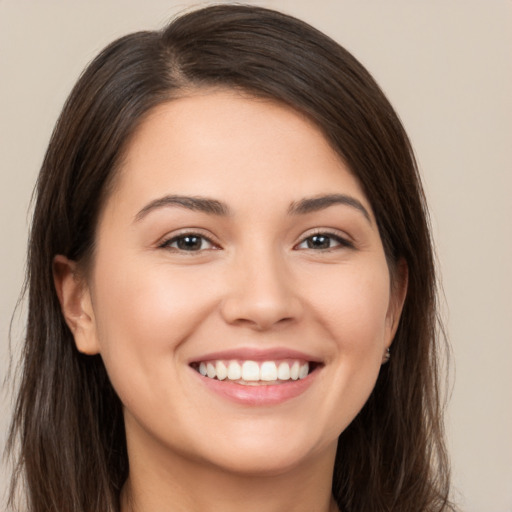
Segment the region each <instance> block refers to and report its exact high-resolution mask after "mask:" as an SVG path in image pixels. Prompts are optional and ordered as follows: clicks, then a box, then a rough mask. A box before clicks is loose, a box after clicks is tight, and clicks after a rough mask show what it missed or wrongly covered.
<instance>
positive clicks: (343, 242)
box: [294, 228, 355, 251]
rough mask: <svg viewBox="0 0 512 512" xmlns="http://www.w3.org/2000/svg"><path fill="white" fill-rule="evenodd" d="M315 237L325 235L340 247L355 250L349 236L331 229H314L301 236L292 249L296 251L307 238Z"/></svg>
mask: <svg viewBox="0 0 512 512" xmlns="http://www.w3.org/2000/svg"><path fill="white" fill-rule="evenodd" d="M315 235H325V236H328V237H331V238H334V239H335V240H337V241H338V242H339V244H340V247H346V248H351V249H354V248H355V244H354V242H353V240H352V238H351V237H350V236H349V235H347V234H346V233H344V232H341V231H338V230H335V229H331V228H315V229H313V230H311V231H309V232H306V233H304V234H303V235H301V237H300V240H299V242H298V243H297V244H295V246H294V249H297V248H298V246H299V245H301V244H303V243H304V242H305V241H306V240H307V239H308V238H311V237H312V236H315ZM335 248H336V247H332V248H329V249H324V251H329V250H333V249H335ZM312 250H313V249H312Z"/></svg>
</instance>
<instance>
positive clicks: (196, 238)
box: [159, 233, 217, 252]
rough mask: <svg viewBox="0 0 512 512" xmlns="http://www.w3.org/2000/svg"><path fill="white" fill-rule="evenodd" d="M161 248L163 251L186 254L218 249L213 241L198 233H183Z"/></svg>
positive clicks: (170, 239)
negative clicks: (175, 251)
mask: <svg viewBox="0 0 512 512" xmlns="http://www.w3.org/2000/svg"><path fill="white" fill-rule="evenodd" d="M159 247H160V248H162V249H174V250H177V251H185V252H199V251H204V250H208V249H216V248H217V246H216V245H215V244H214V243H213V242H212V241H211V240H209V239H208V238H206V237H205V236H203V235H200V234H198V233H183V234H181V235H177V236H173V237H172V238H169V239H168V240H165V241H164V242H162V243H161V244H160V245H159Z"/></svg>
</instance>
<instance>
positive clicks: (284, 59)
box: [8, 5, 453, 512]
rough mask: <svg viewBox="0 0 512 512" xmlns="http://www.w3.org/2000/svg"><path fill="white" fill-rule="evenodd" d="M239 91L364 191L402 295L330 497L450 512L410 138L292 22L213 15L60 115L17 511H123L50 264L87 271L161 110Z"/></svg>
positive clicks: (13, 435) (90, 372)
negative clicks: (321, 146)
mask: <svg viewBox="0 0 512 512" xmlns="http://www.w3.org/2000/svg"><path fill="white" fill-rule="evenodd" d="M215 86H220V87H228V88H236V89H239V90H242V91H245V92H248V93H250V94H252V95H255V96H259V97H266V98H272V99H274V100H277V101H280V102H283V103H286V104H288V105H290V106H292V107H293V108H295V109H296V110H298V111H301V112H303V113H304V114H305V115H307V116H308V117H309V118H310V119H311V120H312V121H313V122H314V123H316V124H317V125H318V126H319V127H320V128H321V129H322V130H323V133H324V134H325V136H326V137H327V139H328V140H329V141H330V142H331V144H332V146H333V148H334V149H335V150H336V151H337V152H338V154H339V155H340V157H341V158H342V159H343V160H344V161H345V162H346V163H347V164H348V167H349V168H350V169H351V170H352V172H353V173H354V175H355V176H357V178H358V179H359V181H360V183H361V185H362V187H363V189H364V191H365V193H366V196H367V197H368V199H369V201H370V203H371V205H372V208H373V211H374V213H375V217H376V219H377V223H378V227H379V231H380V235H381V239H382V242H383V245H384V249H385V252H386V256H387V260H388V264H389V267H390V271H391V275H392V276H393V271H394V269H395V266H396V264H397V262H398V261H399V260H400V259H402V260H405V261H406V263H407V265H408V269H409V287H408V294H407V298H406V302H405V306H404V310H403V313H402V318H401V321H400V325H399V328H398V332H397V334H396V337H395V340H394V343H393V345H392V357H391V361H390V362H389V364H387V365H385V366H384V367H383V369H382V371H381V372H380V375H379V378H378V381H377V384H376V386H375V389H374V391H373V393H372V394H371V396H370V398H369V400H368V402H367V403H366V405H365V406H364V408H363V409H362V411H361V412H360V413H359V415H358V416H357V417H356V418H355V419H354V421H353V422H352V423H351V425H350V426H349V427H348V428H347V429H346V430H345V431H344V432H343V433H342V434H341V436H340V438H339V442H338V452H337V456H336V463H335V470H334V478H333V494H334V496H335V499H336V501H337V503H338V505H339V507H340V509H341V510H343V511H345V512H361V511H365V512H376V511H391V510H392V511H393V512H410V511H411V510H414V511H415V512H421V511H423V512H426V511H428V512H434V511H437V512H440V511H447V510H453V507H452V505H451V504H450V503H449V500H448V492H449V489H448V463H447V457H446V452H445V447H444V444H443V428H442V410H441V409H442V407H441V403H440V396H439V387H438V377H439V375H438V373H439V372H438V364H439V363H438V351H439V338H440V336H439V332H438V331H439V328H438V327H439V324H438V320H437V315H436V281H435V269H434V261H433V253H432V245H431V240H430V234H429V225H428V216H427V210H426V206H425V199H424V194H423V191H422V188H421V182H420V178H419V176H418V172H417V166H416V163H415V160H414V156H413V152H412V150H411V146H410V143H409V140H408V138H407V135H406V133H405V131H404V129H403V127H402V125H401V123H400V121H399V119H398V117H397V115H396V113H395V112H394V110H393V108H392V107H391V105H390V104H389V102H388V101H387V99H386V98H385V96H384V94H383V93H382V91H381V90H380V88H379V87H378V85H377V84H376V83H375V81H374V80H373V78H372V77H371V76H370V74H369V73H368V72H367V71H366V69H365V68H364V67H363V66H362V65H361V64H360V63H359V62H358V61H357V60H356V59H355V58H354V57H353V56H352V55H351V54H350V53H348V52H347V51H346V50H345V49H344V48H342V47H341V46H339V45H338V44H337V43H335V42H334V41H333V40H331V39H329V38H328V37H326V36H325V35H324V34H322V33H320V32H319V31H317V30H315V29H314V28H312V27H311V26H309V25H307V24H306V23H304V22H301V21H299V20H297V19H294V18H292V17H290V16H287V15H284V14H281V13H278V12H275V11H271V10H267V9H264V8H259V7H253V6H239V5H237V6H234V5H219V6H213V7H207V8H204V9H201V10H197V11H194V12H191V13H188V14H186V15H184V16H182V17H179V18H177V19H176V20H174V21H173V22H172V23H171V24H170V25H169V26H167V27H166V28H164V29H163V30H161V31H155V32H139V33H135V34H131V35H128V36H126V37H123V38H121V39H119V40H117V41H115V42H114V43H112V44H111V45H109V46H108V47H107V48H106V49H105V50H103V52H102V53H101V54H100V55H99V56H98V57H97V58H96V59H95V60H94V61H93V62H92V63H91V64H90V65H89V66H88V68H87V69H86V70H85V72H84V73H83V75H82V76H81V78H80V79H79V81H78V83H77V84H76V86H75V88H74V89H73V91H72V92H71V95H70V97H69V98H68V100H67V103H66V105H65V107H64V109H63V112H62V114H61V116H60V118H59V120H58V122H57V125H56V127H55V131H54V133H53V135H52V138H51V141H50V144H49V147H48V151H47V153H46V156H45V159H44V162H43V165H42V169H41V172H40V175H39V179H38V182H37V190H36V203H35V210H34V216H33V223H32V229H31V233H30V242H29V251H28V278H27V279H28V280H27V292H28V301H29V302H28V308H29V310H28V325H27V331H26V340H25V347H24V351H23V361H22V367H21V368H22V374H21V382H20V388H19V393H18V396H17V401H16V407H15V415H14V419H13V422H12V425H11V430H10V438H9V444H8V449H9V450H10V452H11V453H14V452H15V451H16V450H19V453H18V458H17V468H16V470H15V472H14V477H13V482H12V488H11V497H10V501H9V503H10V505H12V506H14V501H15V499H14V496H15V494H16V488H17V485H18V484H20V482H24V483H25V486H24V489H25V495H26V499H27V504H28V507H27V508H28V510H29V511H30V512H43V511H44V512H48V511H55V512H57V511H59V512H62V511H66V512H92V511H95V512H96V511H110V512H114V511H118V510H119V493H120V490H121V487H122V485H123V483H124V481H125V479H126V477H127V474H128V458H127V451H126V444H125V434H124V424H123V416H122V406H121V403H120V400H119V399H118V397H117V395H116V393H115V391H114V390H113V388H112V386H111V384H110V382H109V379H108V377H107V374H106V371H105V368H104V366H103V363H102V360H101V357H100V356H86V355H83V354H80V353H79V352H78V351H77V350H76V348H75V345H74V342H73V337H72V334H71V332H70V331H69V329H68V327H67V326H66V324H65V322H64V319H63V317H62V314H61V311H60V306H59V301H58V299H57V295H56V293H55V289H54V286H53V277H52V260H53V257H54V256H55V255H56V254H64V255H66V256H67V257H68V258H70V259H73V260H76V261H78V262H82V263H84V262H87V261H89V260H90V258H91V255H92V254H93V253H94V239H95V228H96V221H97V218H98V215H99V211H100V209H101V207H102V205H103V204H104V202H105V199H106V197H107V196H108V194H109V193H110V191H111V188H112V187H111V185H112V180H113V177H114V176H115V173H116V169H117V168H118V167H119V165H120V164H121V161H122V156H123V151H124V149H125V148H126V146H127V144H128V142H129V140H130V137H131V135H132V134H133V133H134V131H135V130H136V128H137V126H138V125H139V124H140V122H141V120H142V119H143V117H144V116H145V115H147V113H148V112H149V111H150V110H151V109H152V108H154V107H155V106H156V105H158V104H161V103H162V102H165V101H169V100H172V98H173V97H177V96H179V95H180V94H182V93H183V91H186V90H187V89H188V88H201V87H215Z"/></svg>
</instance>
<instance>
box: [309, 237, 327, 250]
mask: <svg viewBox="0 0 512 512" xmlns="http://www.w3.org/2000/svg"><path fill="white" fill-rule="evenodd" d="M329 247H330V239H329V237H328V236H325V235H314V236H312V237H310V238H309V240H308V248H309V249H329Z"/></svg>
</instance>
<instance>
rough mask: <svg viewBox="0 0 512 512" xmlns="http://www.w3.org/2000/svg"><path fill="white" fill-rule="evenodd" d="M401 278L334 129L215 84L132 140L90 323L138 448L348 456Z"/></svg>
mask: <svg viewBox="0 0 512 512" xmlns="http://www.w3.org/2000/svg"><path fill="white" fill-rule="evenodd" d="M390 290H391V286H390V276H389V270H388V267H387V264H386V258H385V255H384V251H383V247H382V243H381V240H380V237H379V232H378V229H377V225H376V221H375V218H374V216H373V213H372V209H371V206H370V204H369V202H368V199H367V198H366V197H365V194H364V193H363V191H362V189H361V187H360V185H359V183H358V181H357V179H356V178H354V176H353V175H352V174H351V173H350V172H349V171H348V169H347V167H346V166H345V165H344V163H343V162H342V161H341V160H340V158H339V157H338V156H337V154H336V153H335V152H334V151H333V150H332V149H331V147H330V146H329V144H328V143H327V141H326V139H325V138H324V136H323V135H322V133H321V132H320V131H319V130H318V128H316V127H315V126H314V125H313V124H312V123H311V122H309V121H308V120H307V119H305V118H304V117H303V116H301V115H300V114H298V113H297V112H295V111H293V110H291V109H290V108H288V107H285V106H283V105H280V104H277V103H273V102H270V101H265V100H261V99H254V98H250V97H242V96H241V95H237V94H236V93H234V92H229V91H224V92H219V91H217V92H211V91H205V92H202V93H196V94H194V95H191V96H189V97H185V98H182V99H178V100H175V101H172V102H169V103H167V104H164V105H161V106H159V107H158V108H156V109H155V110H154V111H153V112H152V113H151V115H150V116H149V117H148V118H147V119H145V121H144V122H143V124H142V125H141V126H140V128H139V129H138V131H137V133H136V134H135V136H134V138H133V140H132V141H131V143H130V145H129V147H128V150H127V153H126V158H125V159H124V160H123V163H122V167H121V169H120V171H119V175H118V176H117V180H116V183H115V187H114V191H113V193H112V194H111V196H110V198H109V199H108V200H107V202H106V205H105V207H104V209H103V211H102V215H101V217H100V221H99V224H98V229H97V245H96V252H95V258H94V265H93V269H92V272H91V274H90V276H89V279H88V283H87V288H86V293H85V294H84V295H83V296H82V302H81V307H82V309H83V315H82V317H81V318H82V320H81V321H82V324H83V325H82V326H81V327H80V328H79V329H77V330H75V339H76V342H77V345H78V348H79V349H80V350H82V351H83V352H86V353H95V352H99V353H100V354H101V357H102V358H103V360H104V362H105V366H106V368H107V371H108V374H109V376H110V379H111V381H112V384H113V386H114V388H115V389H116V391H117V393H118V395H119V397H120V399H121V401H122V403H123V405H124V413H125V421H126V431H127V438H128V445H129V450H130V453H131V454H133V453H137V454H139V456H141V457H144V455H143V454H148V453H152V456H153V457H157V458H161V459H162V460H175V459H177V458H178V459H182V460H187V461H189V462H193V463H195V464H200V465H205V466H206V465H208V466H210V467H211V465H213V466H214V467H222V468H224V469H227V470H232V471H237V472H247V473H251V472H253V473H272V472H273V473H279V472H283V471H286V470H287V469H290V468H294V467H297V466H300V465H301V464H307V463H308V462H310V461H311V460H314V459H317V460H318V459H319V458H320V459H324V460H332V457H333V456H334V452H335V449H336V442H337V437H338V436H339V434H340V433H341V432H342V431H343V429H345V428H346V427H347V425H348V424H349V423H350V422H351V421H352V420H353V419H354V417H355V416H356V415H357V413H358V412H359V410H360V409H361V407H362V406H363V404H364V403H365V401H366V400H367V398H368V396H369V394H370V392H371V390H372V388H373V387H374V384H375V381H376V378H377V375H378V373H379V369H380V367H381V362H382V358H383V354H384V352H385V350H386V347H388V346H389V345H390V343H391V341H392V337H393V334H394V330H395V327H396V324H397V321H398V316H399V314H400V309H401V305H402V297H395V296H392V295H391V292H390ZM201 372H202V373H205V372H207V374H206V375H203V374H202V373H201Z"/></svg>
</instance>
